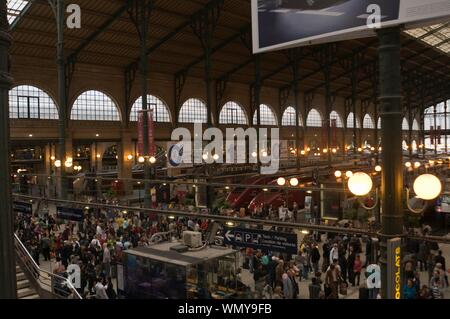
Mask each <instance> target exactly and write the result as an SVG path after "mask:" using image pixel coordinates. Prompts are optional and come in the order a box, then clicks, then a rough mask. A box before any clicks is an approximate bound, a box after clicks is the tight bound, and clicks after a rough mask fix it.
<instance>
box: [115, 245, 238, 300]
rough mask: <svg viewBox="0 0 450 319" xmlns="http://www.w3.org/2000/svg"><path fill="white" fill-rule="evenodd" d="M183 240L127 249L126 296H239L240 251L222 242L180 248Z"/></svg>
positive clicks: (182, 297) (125, 256) (125, 267)
mask: <svg viewBox="0 0 450 319" xmlns="http://www.w3.org/2000/svg"><path fill="white" fill-rule="evenodd" d="M179 245H180V243H179V242H165V243H160V244H156V245H153V246H150V247H138V248H135V249H130V250H126V251H124V257H123V267H124V269H123V280H124V293H125V298H132V299H196V298H199V299H200V298H201V299H204V298H214V299H226V298H239V297H240V296H241V294H242V293H243V291H242V290H243V289H239V288H240V287H241V286H242V285H239V283H238V280H237V276H236V273H237V272H236V271H237V268H238V265H237V253H238V251H236V250H233V249H230V248H226V247H219V246H207V247H205V248H203V249H199V250H188V251H186V252H178V251H175V250H172V249H171V248H172V247H176V246H179Z"/></svg>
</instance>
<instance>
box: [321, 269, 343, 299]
mask: <svg viewBox="0 0 450 319" xmlns="http://www.w3.org/2000/svg"><path fill="white" fill-rule="evenodd" d="M339 278H340V273H339V270H338V269H337V268H336V267H335V265H334V264H331V265H330V268H329V269H328V270H327V272H326V274H325V285H326V287H327V288H328V289H329V295H328V296H327V298H328V299H338V298H339V294H338V287H339Z"/></svg>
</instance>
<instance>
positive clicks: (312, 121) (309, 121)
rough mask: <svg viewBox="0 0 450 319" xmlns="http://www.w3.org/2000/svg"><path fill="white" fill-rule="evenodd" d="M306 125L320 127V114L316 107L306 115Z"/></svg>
mask: <svg viewBox="0 0 450 319" xmlns="http://www.w3.org/2000/svg"><path fill="white" fill-rule="evenodd" d="M306 126H309V127H322V115H320V113H319V111H317V110H316V109H311V111H309V113H308V116H307V117H306Z"/></svg>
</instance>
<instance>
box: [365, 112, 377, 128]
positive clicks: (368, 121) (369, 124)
mask: <svg viewBox="0 0 450 319" xmlns="http://www.w3.org/2000/svg"><path fill="white" fill-rule="evenodd" d="M363 128H375V126H374V125H373V120H372V118H371V117H370V115H369V114H366V115H365V116H364V119H363Z"/></svg>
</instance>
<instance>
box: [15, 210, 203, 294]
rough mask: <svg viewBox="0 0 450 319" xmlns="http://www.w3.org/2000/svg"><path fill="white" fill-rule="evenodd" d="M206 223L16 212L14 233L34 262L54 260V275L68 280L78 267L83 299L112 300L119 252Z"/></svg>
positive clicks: (117, 214)
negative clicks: (70, 269) (73, 219)
mask: <svg viewBox="0 0 450 319" xmlns="http://www.w3.org/2000/svg"><path fill="white" fill-rule="evenodd" d="M207 227H208V221H207V220H201V219H191V218H182V217H180V218H173V219H171V218H167V217H166V216H148V215H147V216H143V214H140V213H128V212H126V211H119V210H117V211H112V210H104V209H92V208H91V209H88V210H86V211H85V215H84V218H83V221H82V222H80V223H79V222H71V221H60V220H57V219H55V217H54V216H52V215H51V214H44V215H42V216H39V217H36V216H31V215H26V214H20V213H19V214H18V215H17V218H16V224H15V230H16V234H17V235H18V237H19V238H20V239H21V241H22V242H23V244H24V245H25V247H26V248H27V249H28V251H29V252H30V254H31V256H32V257H33V259H34V260H35V262H36V263H37V264H38V265H39V264H40V262H41V255H42V256H43V259H44V260H45V261H52V262H53V267H52V268H53V269H52V271H53V273H55V274H58V275H62V276H67V269H68V267H69V265H71V264H74V265H77V266H79V268H80V271H81V286H80V287H79V288H77V291H78V293H79V294H80V295H81V296H82V297H95V298H98V299H111V298H116V289H115V288H114V286H113V281H112V280H111V279H112V277H113V275H115V274H113V270H114V268H113V267H112V265H114V264H115V263H117V262H119V263H120V262H121V261H122V255H123V251H124V250H126V249H129V248H133V247H138V246H149V245H151V244H152V236H153V235H154V234H160V233H168V234H171V235H172V236H174V237H178V238H180V237H181V234H182V232H183V231H184V230H197V231H204V230H206V229H207Z"/></svg>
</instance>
